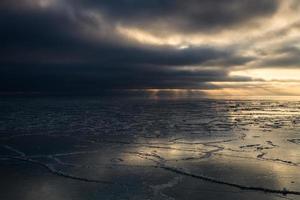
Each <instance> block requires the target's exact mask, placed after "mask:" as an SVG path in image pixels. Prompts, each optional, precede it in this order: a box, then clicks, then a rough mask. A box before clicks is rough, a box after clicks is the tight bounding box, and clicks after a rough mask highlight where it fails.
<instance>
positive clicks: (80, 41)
mask: <svg viewBox="0 0 300 200" xmlns="http://www.w3.org/2000/svg"><path fill="white" fill-rule="evenodd" d="M277 7H278V5H277V1H275V0H261V1H255V2H254V1H252V0H243V1H241V0H230V1H228V0H219V1H211V0H202V1H196V0H187V1H173V0H161V1H158V0H155V1H137V0H118V1H117V0H102V1H92V0H85V1H83V0H65V1H64V0H61V1H55V0H24V1H16V0H12V1H8V0H3V1H1V2H0V11H1V12H0V42H1V46H0V91H53V92H55V91H71V92H76V91H87V90H90V91H93V90H101V89H120V88H121V89H123V88H131V89H132V88H210V87H213V86H211V85H209V84H208V83H207V82H210V81H249V80H251V79H247V78H242V77H240V78H239V77H236V78H230V77H228V70H227V68H228V67H230V66H232V65H241V64H244V63H247V62H249V61H251V60H252V59H253V58H252V57H246V56H240V55H238V54H237V53H236V52H235V51H236V50H235V49H234V48H221V47H218V48H216V47H212V46H209V45H206V46H198V47H193V46H191V47H189V48H187V49H177V48H174V47H170V46H163V45H162V46H146V45H142V44H132V43H130V42H129V41H127V39H125V38H122V37H121V36H120V35H118V33H116V32H115V29H114V27H115V25H117V24H119V23H121V24H125V25H130V26H133V25H135V26H145V25H146V26H149V27H152V26H155V24H156V23H157V24H158V25H163V26H164V25H166V24H167V26H168V27H169V28H171V29H172V30H184V31H188V32H193V31H210V30H212V29H222V28H225V29H226V28H228V27H231V26H235V25H239V24H242V23H244V22H247V21H249V20H252V19H255V18H259V17H264V16H269V15H271V14H273V13H274V12H275V11H276V9H277ZM98 12H99V13H101V17H103V21H104V22H101V20H102V19H101V20H100V21H99V19H98V18H97V17H98V16H94V15H93V13H98ZM90 29H91V30H90ZM89 31H91V32H92V33H91V34H89ZM93 31H94V32H93ZM97 37H98V38H97ZM185 66H197V67H196V68H198V70H190V71H188V70H183V69H181V67H185ZM206 66H220V67H221V68H220V69H219V70H209V69H202V67H206ZM222 67H223V68H222Z"/></svg>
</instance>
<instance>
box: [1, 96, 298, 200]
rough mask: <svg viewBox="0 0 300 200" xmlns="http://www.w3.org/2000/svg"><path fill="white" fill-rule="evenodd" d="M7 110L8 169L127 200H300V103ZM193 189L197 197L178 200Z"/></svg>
mask: <svg viewBox="0 0 300 200" xmlns="http://www.w3.org/2000/svg"><path fill="white" fill-rule="evenodd" d="M0 107H1V108H4V109H3V110H4V112H3V113H1V116H0V124H1V126H0V127H1V128H0V132H1V136H0V163H2V164H7V163H9V164H10V165H15V164H18V163H20V164H26V163H27V164H28V165H32V166H33V167H34V168H41V169H43V170H44V172H45V173H50V174H52V175H54V176H57V177H61V178H63V180H64V179H66V180H73V181H75V182H85V183H86V184H99V187H107V188H110V189H111V192H114V193H116V195H119V197H122V194H123V193H124V190H126V191H127V193H128V198H129V199H134V198H135V197H137V196H138V198H141V197H142V198H146V197H147V198H148V199H185V198H188V199H197V197H198V193H199V191H201V190H204V191H205V192H204V193H205V195H206V196H207V198H208V197H210V198H212V199H213V197H211V196H210V195H211V193H214V192H216V191H218V192H220V193H224V194H225V193H226V195H225V196H226V197H228V199H230V198H236V197H237V195H239V198H242V199H247V196H249V193H250V197H251V198H252V197H255V198H258V199H281V198H288V199H300V189H299V188H300V182H299V180H300V172H299V171H300V169H299V168H300V145H299V144H300V142H299V141H300V102H296V101H292V102H289V101H263V100H260V101H254V100H252V101H234V100H232V101H221V100H198V101H196V100H174V101H164V100H161V101H154V100H147V101H139V100H126V101H122V102H118V101H113V100H103V99H80V100H76V101H75V100H67V99H65V100H53V99H40V100H34V101H27V100H18V102H14V101H1V103H0ZM3 181H6V180H3ZM45 181H47V180H45ZM138 186H141V189H140V191H139V192H140V193H139V194H138V195H137V194H136V193H137V191H136V190H135V188H136V187H138ZM188 186H190V188H194V190H191V191H189V193H188V194H186V195H188V197H183V196H181V194H178V188H180V187H183V188H184V187H188ZM208 187H209V188H208ZM116 188H117V189H116ZM122 188H123V189H122ZM16 189H17V188H16ZM210 189H212V190H213V191H211V192H209V191H210ZM187 190H188V189H187ZM108 191H109V190H108ZM182 192H183V193H184V191H182ZM244 192H247V193H244ZM175 193H177V195H175ZM100 196H101V195H100ZM98 197H99V196H98ZM250 197H249V198H250ZM105 198H108V197H107V196H106V197H105ZM112 198H116V196H115V197H112ZM225 199H226V198H225Z"/></svg>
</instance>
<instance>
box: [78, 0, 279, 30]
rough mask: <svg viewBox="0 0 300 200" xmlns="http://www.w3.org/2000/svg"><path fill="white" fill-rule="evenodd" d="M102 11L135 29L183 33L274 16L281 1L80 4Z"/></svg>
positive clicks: (155, 0)
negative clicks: (160, 29) (148, 28)
mask: <svg viewBox="0 0 300 200" xmlns="http://www.w3.org/2000/svg"><path fill="white" fill-rule="evenodd" d="M76 2H77V3H79V4H81V5H84V6H87V7H95V8H99V9H100V10H101V11H102V12H104V13H105V14H106V15H107V16H109V17H111V18H113V19H114V20H115V21H118V22H122V23H125V24H129V25H134V26H141V27H145V26H150V27H153V28H155V27H157V26H162V27H165V28H169V29H173V30H177V31H180V32H182V31H183V32H186V31H188V32H190V31H210V30H212V29H213V30H215V29H222V28H226V29H227V28H229V27H230V26H234V25H239V24H241V23H244V22H247V21H249V20H252V19H255V18H259V17H265V16H270V15H272V14H273V13H274V12H275V11H276V10H277V8H278V2H277V0H260V1H253V0H218V1H212V0H184V1H182V0H152V1H141V0H130V1H128V0H103V1H95V0H88V1H76Z"/></svg>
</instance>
